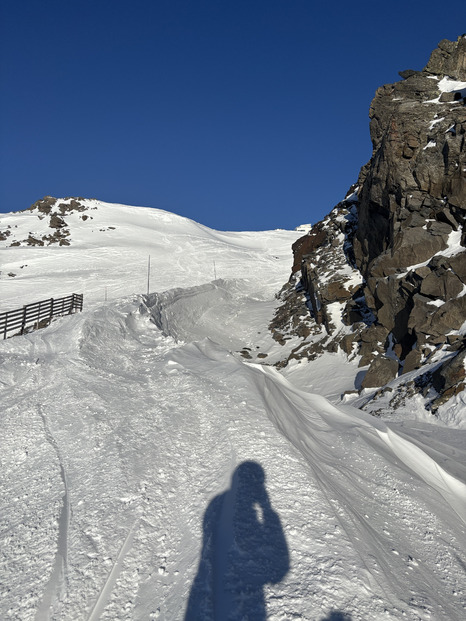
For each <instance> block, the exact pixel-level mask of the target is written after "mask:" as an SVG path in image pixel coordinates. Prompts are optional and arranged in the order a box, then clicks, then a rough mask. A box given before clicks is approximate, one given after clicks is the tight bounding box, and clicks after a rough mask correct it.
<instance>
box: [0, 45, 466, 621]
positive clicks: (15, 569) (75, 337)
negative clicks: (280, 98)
mask: <svg viewBox="0 0 466 621" xmlns="http://www.w3.org/2000/svg"><path fill="white" fill-rule="evenodd" d="M465 46H466V39H464V38H463V39H461V38H460V39H459V40H458V41H457V42H456V43H455V42H445V41H443V42H441V44H440V47H439V50H440V51H438V52H436V53H434V54H433V56H432V58H431V61H429V64H428V65H427V67H426V69H425V70H423V71H422V72H407V73H406V72H404V76H403V79H404V82H401V83H400V85H393V86H392V87H383V88H382V89H381V91H379V92H378V94H377V95H376V99H375V100H374V104H373V109H372V113H371V114H372V118H373V121H372V122H371V131H372V136H373V141H374V156H373V159H372V160H371V161H370V162H369V164H368V165H367V166H366V167H364V168H363V169H362V171H361V173H360V178H359V181H358V185H357V187H355V188H353V190H352V192H351V193H350V194H349V195H348V196H347V197H346V199H345V200H344V201H343V202H342V203H340V204H339V205H338V206H337V207H336V208H335V209H334V210H333V211H332V212H331V213H330V214H329V216H327V218H325V219H324V220H323V221H322V222H320V223H318V224H316V225H315V226H312V227H311V228H310V230H308V231H307V233H306V235H305V236H304V237H303V236H302V233H303V230H296V231H283V230H277V231H263V232H221V231H215V230H212V229H209V228H208V227H205V226H203V225H201V224H198V223H196V222H194V221H192V220H188V219H186V218H183V217H181V216H178V215H175V214H171V213H168V212H165V211H162V210H158V209H149V208H142V207H130V206H125V205H115V204H109V203H103V202H101V201H98V200H94V199H82V198H67V199H55V198H52V197H45V198H44V199H42V200H40V201H38V202H37V203H35V204H34V205H33V206H32V207H31V208H30V209H27V210H25V211H23V212H18V213H10V214H5V215H0V258H1V274H0V290H1V297H0V312H5V311H7V310H10V309H15V308H18V307H20V306H22V305H23V304H26V303H28V302H34V301H37V300H41V299H47V298H50V297H59V296H61V295H66V294H69V293H71V292H76V293H84V311H83V312H82V313H77V314H72V315H69V316H66V317H61V318H57V319H55V320H54V321H52V322H51V323H50V325H48V327H46V328H44V329H41V330H36V331H31V332H29V333H26V334H23V335H22V336H14V337H13V338H9V339H6V340H2V341H0V395H1V403H2V409H1V414H0V415H1V429H2V434H1V440H0V456H1V457H0V459H1V473H2V475H1V485H0V503H1V507H2V511H1V512H0V541H1V547H0V550H1V553H0V584H1V585H2V597H1V598H0V617H1V618H2V619H18V620H19V619H21V621H27V620H29V619H31V620H32V619H35V620H38V621H46V620H53V621H63V620H65V621H66V620H81V619H82V620H86V621H96V620H97V619H101V620H112V621H115V620H121V621H123V620H135V621H139V620H141V621H142V620H144V621H146V620H155V619H159V620H167V621H169V620H170V621H181V620H185V621H214V620H216V621H219V620H226V619H229V620H231V621H240V620H241V621H242V620H244V619H250V620H254V621H265V619H269V620H271V621H282V620H285V619H303V620H308V621H367V620H368V619H371V620H375V621H378V620H381V621H382V620H384V621H385V620H386V621H395V620H401V619H403V620H408V621H410V620H412V621H444V620H445V621H446V620H448V621H462V620H463V619H464V617H465V614H466V589H465V580H464V578H465V573H464V558H465V554H466V548H465V541H466V537H465V534H466V533H465V531H466V451H465V446H466V442H465V441H466V415H465V403H464V394H465V392H464V390H461V383H462V377H464V363H463V353H462V352H463V349H462V348H463V347H464V343H463V339H464V324H463V321H464V316H462V315H461V313H462V312H463V311H462V309H463V306H462V304H463V301H464V300H465V299H466V296H464V295H463V293H464V290H465V289H464V283H465V279H464V274H463V271H462V269H463V267H464V262H463V261H462V259H463V257H464V217H463V213H464V204H465V203H464V200H463V198H462V196H463V194H462V192H463V190H464V185H463V182H464V168H465V166H464V161H463V160H462V158H463V157H464V152H463V148H464V141H463V138H461V137H462V136H463V135H464V124H465V123H466V119H465V118H464V110H465V107H464V105H463V101H464V88H465V87H466V84H465V83H463V82H461V80H466V76H464V75H463V74H462V73H457V74H455V71H456V69H455V68H457V69H458V71H460V70H461V71H462V70H463V69H461V68H464V66H465V64H464V62H463V60H461V59H464V48H465ZM442 63H443V64H442ZM442 68H443V69H442ZM447 68H448V76H449V77H448V78H445V76H443V75H442V71H443V70H445V71H446V70H447ZM445 80H447V81H445ZM452 82H454V87H453V86H452ZM445 85H446V86H445ZM442 89H443V90H442ZM416 93H417V94H416ZM444 93H450V95H447V96H445V95H444ZM451 93H453V94H452V95H451ZM457 93H459V94H460V95H461V97H459V98H458V97H457V96H456V94H457ZM427 97H428V98H427ZM432 100H435V101H432ZM392 107H393V110H394V112H393V113H392V111H391V110H392ZM416 110H418V111H419V110H422V115H421V113H420V112H419V118H418V114H417V113H416ZM395 113H396V114H395ZM435 115H437V116H435ZM421 117H422V118H421ZM431 117H432V118H431ZM374 119H375V120H374ZM388 119H389V122H388ZM444 119H447V120H445V122H444ZM453 120H454V122H455V126H454V127H455V130H454V132H453V133H452V131H451V129H449V127H450V126H449V123H450V122H453ZM446 125H448V128H447V129H446V130H445V131H444V129H445V127H446ZM434 139H435V140H434ZM416 140H417V141H418V143H416ZM434 141H435V142H436V144H438V145H439V147H438V148H437V146H432V144H430V143H431V142H434ZM442 141H443V142H442ZM429 144H430V146H429ZM438 149H440V154H439V152H438ZM439 158H443V159H442V162H444V163H445V162H447V164H448V165H445V166H444V165H443V164H442V166H440V163H439V162H440V159H439ZM449 158H452V159H449ZM387 161H388V162H389V163H390V167H389V169H387V168H386V167H385V166H386V163H387ZM456 161H458V162H460V163H459V168H460V171H462V172H459V171H458V170H457V169H458V167H457V166H455V162H456ZM422 166H424V167H425V166H427V168H428V171H430V172H428V173H426V175H424V176H423V175H422V174H421V171H422V170H426V169H425V168H424V169H423V168H422ZM408 173H409V174H411V177H408ZM434 173H435V174H438V175H439V176H438V178H437V177H435V178H434ZM435 179H437V181H435ZM422 180H424V181H422ZM434 181H435V183H434ZM389 182H390V183H393V184H394V185H393V187H392V186H390V187H389V185H388V184H389ZM413 184H415V186H416V187H414V185H413ZM426 184H427V185H426ZM439 184H440V185H439ZM307 229H308V227H306V229H305V230H307ZM417 242H419V243H417ZM292 246H293V252H294V257H293V253H292V251H291V248H292ZM399 249H401V255H399V254H397V253H398V250H399ZM410 253H411V254H410ZM412 253H415V254H416V256H414V255H413V254H412ZM293 258H294V266H293V268H292V270H293V275H292V277H291V279H289V272H290V268H291V264H292V263H293ZM413 262H414V263H416V262H417V263H418V264H417V263H416V264H414V263H413ZM288 279H289V280H288ZM286 281H288V282H287V284H286V285H285V286H284V287H283V286H282V285H283V283H284V282H286ZM458 283H461V287H460V285H459V284H458ZM278 292H280V293H279V294H278ZM442 309H443V311H442ZM437 313H440V314H439V315H438V316H437ZM442 322H443V323H442ZM441 326H445V328H444V329H443V328H442V327H441ZM442 330H443V332H442ZM412 352H414V353H412ZM455 374H456V375H455ZM441 378H444V379H445V382H444V384H442V385H440V384H441V382H442V381H443V379H441ZM450 388H453V390H450ZM433 412H435V415H433ZM374 414H375V415H374Z"/></svg>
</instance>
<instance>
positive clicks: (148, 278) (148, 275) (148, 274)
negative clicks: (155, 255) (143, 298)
mask: <svg viewBox="0 0 466 621" xmlns="http://www.w3.org/2000/svg"><path fill="white" fill-rule="evenodd" d="M149 282H150V255H149V263H148V264H147V295H149Z"/></svg>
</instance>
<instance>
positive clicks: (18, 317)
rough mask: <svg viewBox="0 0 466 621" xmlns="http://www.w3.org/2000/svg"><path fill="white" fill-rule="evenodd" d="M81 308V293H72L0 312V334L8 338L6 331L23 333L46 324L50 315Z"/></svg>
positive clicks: (71, 311) (16, 333) (76, 310)
mask: <svg viewBox="0 0 466 621" xmlns="http://www.w3.org/2000/svg"><path fill="white" fill-rule="evenodd" d="M82 309H83V294H82V293H72V294H71V295H68V296H66V297H64V298H50V299H49V300H41V301H40V302H34V303H33V304H26V306H23V308H19V309H18V310H12V311H7V312H6V313H0V334H3V338H4V339H6V338H8V333H9V332H13V331H15V333H14V334H12V335H11V336H16V335H18V334H24V332H25V331H26V330H27V329H31V328H32V329H34V328H39V327H41V325H40V324H43V325H47V323H48V322H50V320H51V319H52V317H56V316H58V315H67V314H69V313H73V312H79V311H82Z"/></svg>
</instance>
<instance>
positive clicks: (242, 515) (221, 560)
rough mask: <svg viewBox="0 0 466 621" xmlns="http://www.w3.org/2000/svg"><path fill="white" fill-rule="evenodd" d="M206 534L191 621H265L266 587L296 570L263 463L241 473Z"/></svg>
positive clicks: (207, 518)
mask: <svg viewBox="0 0 466 621" xmlns="http://www.w3.org/2000/svg"><path fill="white" fill-rule="evenodd" d="M203 529H204V533H203V545H202V552H201V558H200V561H199V567H198V571H197V575H196V578H195V580H194V583H193V585H192V588H191V592H190V596H189V601H188V606H187V610H186V615H185V617H184V619H185V621H199V620H201V619H202V621H223V620H226V619H227V618H228V619H238V620H240V619H254V620H255V621H265V619H266V608H265V600H264V585H266V584H277V583H278V582H280V581H281V580H282V579H283V578H284V577H285V576H286V574H287V573H288V570H289V566H290V564H289V553H288V546H287V544H286V540H285V535H284V532H283V529H282V526H281V523H280V518H279V517H278V515H277V513H275V511H274V510H273V509H272V506H271V504H270V500H269V497H268V494H267V490H266V488H265V473H264V470H263V468H262V467H261V466H260V465H259V464H258V463H256V462H253V461H246V462H243V463H242V464H240V465H239V466H238V467H237V468H236V470H235V472H234V474H233V477H232V481H231V487H230V489H229V490H227V491H226V492H224V493H223V494H220V495H219V496H216V497H215V498H214V499H213V500H212V501H211V502H210V503H209V506H208V507H207V510H206V512H205V514H204V521H203Z"/></svg>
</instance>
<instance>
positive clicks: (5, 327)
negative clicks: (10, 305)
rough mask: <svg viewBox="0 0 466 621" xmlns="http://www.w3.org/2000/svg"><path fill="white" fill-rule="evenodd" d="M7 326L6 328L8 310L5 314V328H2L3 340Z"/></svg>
mask: <svg viewBox="0 0 466 621" xmlns="http://www.w3.org/2000/svg"><path fill="white" fill-rule="evenodd" d="M7 328H8V311H7V312H6V314H5V328H4V330H3V340H5V339H6V332H7Z"/></svg>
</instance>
